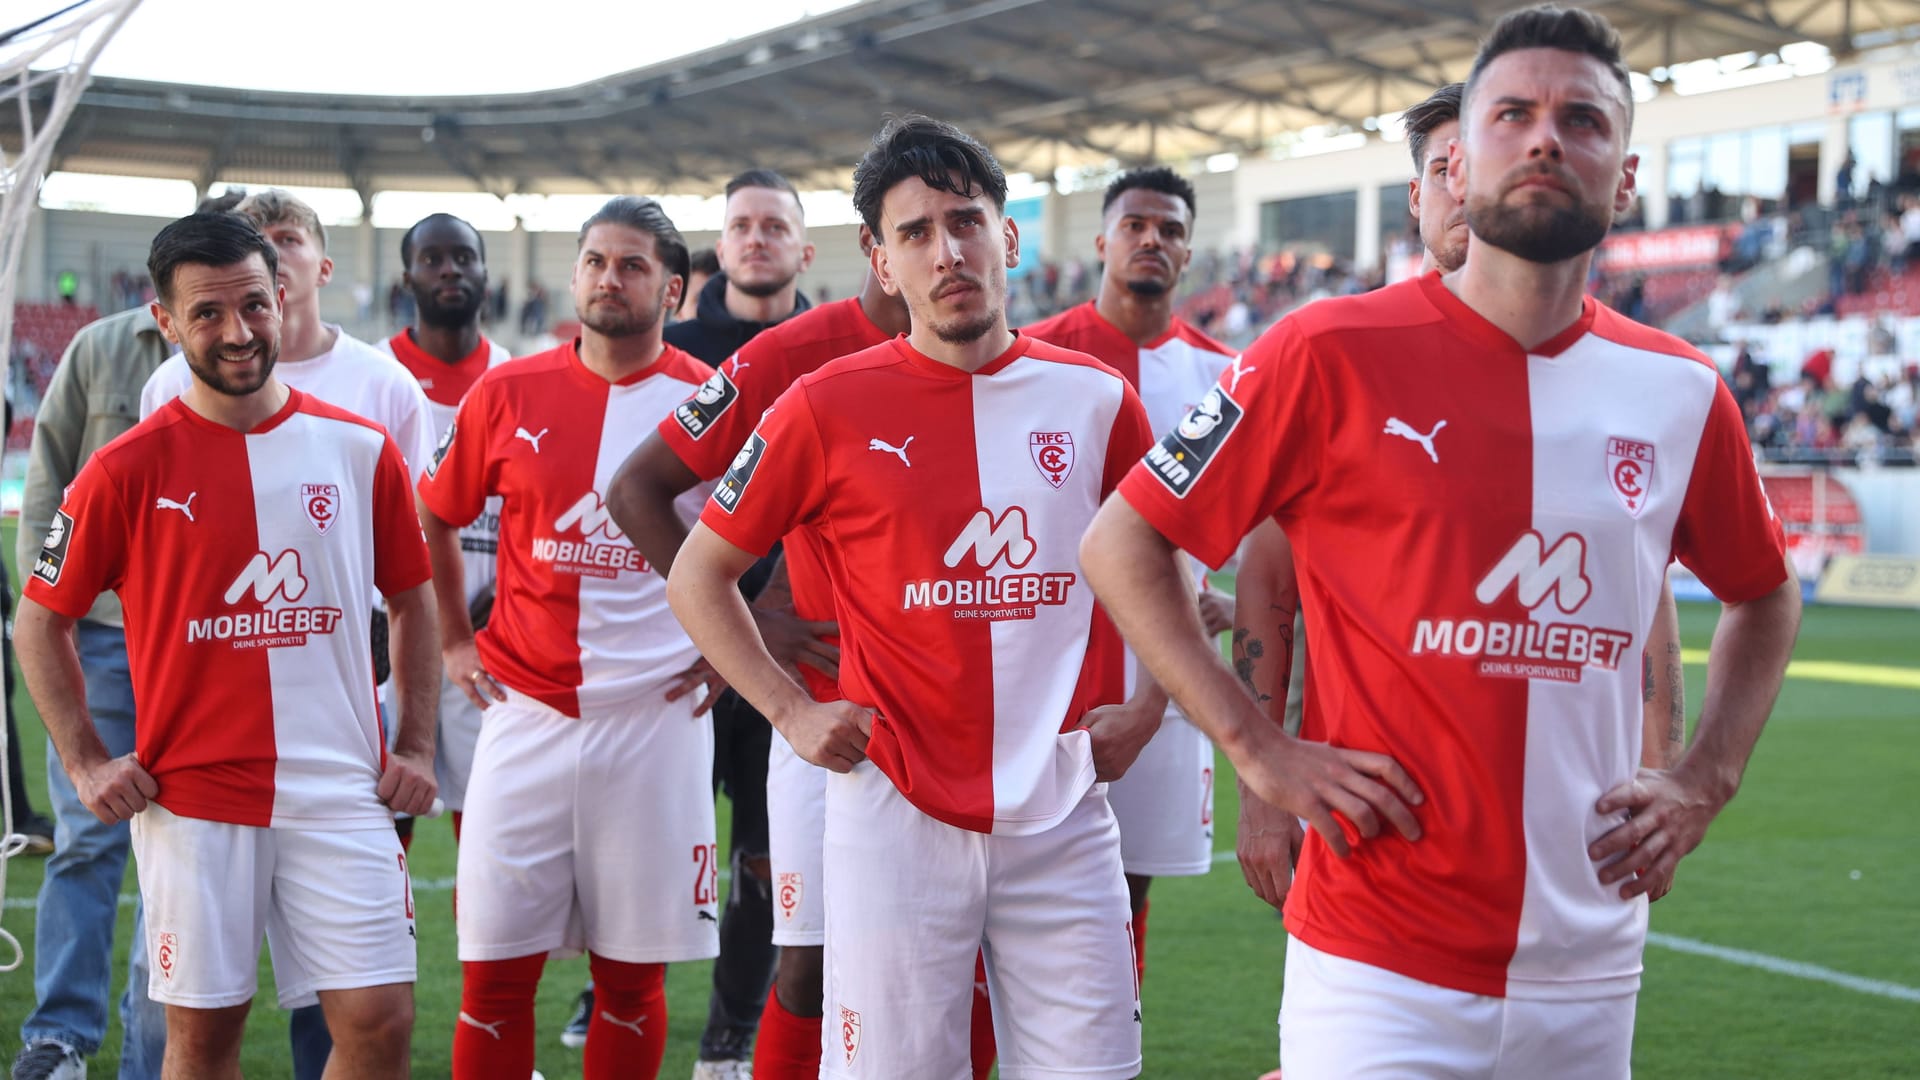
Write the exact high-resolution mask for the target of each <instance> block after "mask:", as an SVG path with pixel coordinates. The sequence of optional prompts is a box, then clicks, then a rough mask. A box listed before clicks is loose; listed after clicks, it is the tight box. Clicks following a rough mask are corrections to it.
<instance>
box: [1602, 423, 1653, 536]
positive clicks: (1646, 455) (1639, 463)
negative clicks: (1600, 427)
mask: <svg viewBox="0 0 1920 1080" xmlns="http://www.w3.org/2000/svg"><path fill="white" fill-rule="evenodd" d="M1607 486H1608V487H1611V488H1612V489H1613V494H1614V497H1615V498H1617V499H1619V500H1620V505H1621V506H1624V507H1626V508H1627V513H1629V514H1632V515H1633V516H1634V517H1639V516H1640V512H1641V511H1642V510H1645V509H1646V508H1647V495H1648V493H1649V492H1651V491H1652V490H1653V444H1652V443H1644V442H1640V441H1638V440H1636V439H1623V438H1621V437H1620V436H1618V435H1615V436H1612V437H1611V438H1609V439H1608V440H1607Z"/></svg>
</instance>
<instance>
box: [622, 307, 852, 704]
mask: <svg viewBox="0 0 1920 1080" xmlns="http://www.w3.org/2000/svg"><path fill="white" fill-rule="evenodd" d="M887 338H888V334H887V332H886V331H884V330H882V329H880V328H879V327H878V326H875V325H874V324H873V320H871V319H869V318H867V313H866V309H865V308H863V307H861V306H860V298H859V297H857V296H849V297H847V298H846V299H844V300H836V301H834V302H832V303H830V304H822V305H820V306H819V307H816V308H812V309H810V310H808V311H804V312H802V313H800V314H799V315H796V316H794V317H793V318H791V319H788V320H787V321H786V322H783V323H780V324H778V325H776V326H773V327H770V328H768V329H766V330H764V331H761V332H760V333H759V334H756V335H754V338H753V340H752V341H749V342H747V343H746V344H745V345H742V346H741V347H740V351H739V352H736V353H734V354H733V355H732V356H730V357H728V358H727V359H726V360H725V361H722V362H721V364H720V367H719V368H718V370H716V371H715V372H714V374H713V376H712V377H711V378H710V379H708V381H707V382H706V383H705V384H704V385H702V386H701V387H700V389H699V390H698V391H696V392H695V393H694V394H693V395H692V396H690V397H688V398H687V400H685V401H683V402H681V403H680V405H679V406H678V407H677V408H675V409H674V411H673V414H672V415H670V416H668V417H667V418H666V419H664V420H661V421H660V428H659V431H660V438H661V440H662V441H664V442H665V443H666V444H667V446H668V448H669V449H671V450H672V451H673V452H674V454H675V455H676V456H677V457H679V459H680V460H681V462H683V463H684V464H685V465H686V466H687V468H689V469H691V470H693V473H694V475H695V476H698V477H699V478H700V479H702V480H713V479H716V478H718V477H719V476H720V474H721V473H724V472H726V471H727V463H728V462H730V461H732V460H733V455H734V454H736V453H738V452H739V451H740V447H742V446H743V445H745V444H746V441H747V437H748V436H750V435H752V434H753V429H754V425H756V424H758V423H759V422H760V414H762V413H764V412H766V411H767V409H768V407H769V406H771V405H772V404H773V403H774V402H775V401H776V400H778V399H779V397H780V395H781V394H783V393H785V392H786V390H787V387H789V386H792V385H793V383H794V381H795V380H797V379H799V378H800V377H801V376H803V375H811V374H812V373H813V372H815V371H817V370H819V369H820V367H821V366H822V365H824V364H826V363H827V362H828V361H831V360H838V359H839V358H841V357H842V356H846V355H849V354H851V353H856V352H859V351H860V350H862V349H868V348H872V347H873V346H875V345H879V344H881V343H882V342H885V341H886V340H887ZM783 551H784V552H785V556H786V561H787V580H788V582H789V583H790V585H791V586H792V588H793V612H794V614H795V615H797V616H799V617H800V618H802V619H806V620H808V621H810V622H825V621H829V620H832V619H833V618H834V611H833V586H832V583H831V582H830V581H829V580H828V578H827V564H826V554H825V552H824V550H823V549H822V547H821V543H820V538H819V536H817V535H816V534H815V533H814V532H813V530H811V529H795V530H794V531H793V532H791V533H789V534H788V535H787V536H786V538H785V540H784V547H783ZM827 640H828V641H829V642H832V643H835V644H837V643H838V642H839V638H838V637H830V638H828V639H827ZM800 673H801V675H802V676H804V677H805V679H806V682H807V689H808V690H809V691H810V692H811V693H812V694H813V696H814V699H815V700H817V701H834V700H837V699H838V698H839V697H840V687H839V684H838V683H836V682H835V681H834V680H833V679H831V678H829V677H827V676H826V675H823V674H821V673H820V672H819V671H816V670H814V669H813V668H811V667H808V666H806V665H804V664H803V665H801V667H800Z"/></svg>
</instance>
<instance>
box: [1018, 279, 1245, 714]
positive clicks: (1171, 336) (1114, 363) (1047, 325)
mask: <svg viewBox="0 0 1920 1080" xmlns="http://www.w3.org/2000/svg"><path fill="white" fill-rule="evenodd" d="M1024 333H1028V334H1031V335H1033V336H1034V337H1036V338H1039V339H1040V340H1041V341H1045V342H1048V343H1050V344H1053V345H1058V346H1060V347H1061V348H1063V349H1073V350H1074V351H1076V352H1083V353H1086V354H1087V355H1088V356H1091V357H1093V358H1095V359H1096V360H1099V361H1100V362H1101V363H1103V364H1105V365H1107V366H1108V367H1110V368H1112V369H1113V370H1115V371H1117V372H1119V373H1120V374H1121V375H1123V376H1125V377H1126V380H1127V381H1128V382H1130V383H1132V384H1133V388H1134V389H1135V390H1136V391H1138V392H1139V394H1140V404H1141V405H1143V406H1145V407H1146V410H1147V423H1148V424H1149V425H1150V426H1151V427H1152V428H1153V432H1154V434H1156V435H1158V434H1162V433H1164V432H1168V431H1172V430H1173V426H1174V425H1175V424H1178V423H1179V422H1180V418H1181V417H1183V416H1185V415H1187V411H1188V410H1189V409H1192V408H1193V407H1194V406H1195V405H1197V404H1199V403H1200V399H1201V398H1203V397H1206V396H1207V391H1209V390H1211V389H1213V385H1214V383H1216V382H1218V381H1219V379H1220V373H1221V372H1222V371H1225V370H1226V369H1227V365H1228V364H1231V363H1233V350H1232V349H1229V348H1227V347H1226V346H1225V345H1222V344H1220V343H1219V342H1217V341H1215V340H1213V339H1212V338H1210V337H1208V336H1207V335H1206V334H1204V333H1202V332H1200V331H1199V330H1198V329H1196V328H1195V327H1194V326H1193V324H1192V323H1189V322H1187V321H1186V320H1185V319H1182V318H1180V317H1179V316H1177V315H1176V316H1174V319H1173V325H1172V326H1171V327H1169V328H1168V330H1167V332H1166V333H1165V334H1164V335H1162V336H1161V337H1160V339H1159V340H1158V341H1155V342H1153V343H1152V344H1150V345H1140V344H1137V343H1135V342H1134V340H1133V339H1132V338H1130V337H1128V336H1127V335H1126V334H1125V333H1123V332H1122V331H1121V330H1120V328H1119V327H1117V326H1115V325H1113V324H1112V323H1110V322H1108V321H1107V319H1106V316H1104V315H1102V314H1100V307H1099V305H1098V304H1096V303H1095V302H1094V301H1092V300H1089V301H1087V302H1086V303H1084V304H1076V305H1074V306H1073V307H1070V308H1068V309H1067V310H1065V311H1063V312H1061V313H1060V314H1058V315H1055V316H1053V317H1052V318H1050V319H1042V320H1041V321H1039V322H1037V323H1034V324H1033V325H1032V326H1029V327H1027V328H1026V330H1025V331H1024ZM1193 573H1194V585H1195V587H1196V588H1204V587H1205V583H1206V580H1207V572H1206V568H1205V567H1203V566H1200V565H1199V564H1198V562H1197V561H1196V562H1195V563H1194V565H1193ZM1138 672H1139V661H1138V660H1137V659H1135V658H1134V655H1133V650H1132V649H1128V650H1127V694H1128V696H1132V694H1133V690H1134V684H1135V681H1136V679H1137V677H1138ZM1169 707H1171V706H1169Z"/></svg>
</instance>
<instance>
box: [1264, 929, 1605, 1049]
mask: <svg viewBox="0 0 1920 1080" xmlns="http://www.w3.org/2000/svg"><path fill="white" fill-rule="evenodd" d="M1637 996H1638V995H1637V994H1632V993H1628V994H1616V995H1613V996H1610V997H1601V998H1588V999H1583V1000H1572V1001H1541V1000H1537V999H1522V998H1497V997H1486V996H1484V995H1480V994H1469V993H1466V992H1464V991H1460V990H1449V989H1447V988H1445V987H1441V986H1435V985H1433V984H1432V983H1426V982H1421V981H1419V980H1418V979H1411V978H1408V977H1407V976H1405V975H1400V974H1396V973H1395V972H1391V971H1388V970H1386V969H1385V968H1378V967H1374V966H1373V965H1371V964H1363V963H1360V962H1359V961H1357V960H1348V959H1346V958H1344V957H1339V956H1334V955H1332V954H1330V953H1325V952H1321V951H1320V950H1318V949H1315V948H1313V947H1312V946H1310V945H1307V944H1305V943H1304V942H1302V941H1300V940H1299V939H1297V938H1294V937H1291V936H1289V937H1288V938H1287V980H1286V991H1285V993H1284V995H1283V996H1282V998H1281V1003H1280V1070H1281V1071H1282V1072H1283V1073H1285V1074H1286V1077H1287V1080H1327V1078H1336V1077H1337V1078H1342V1080H1346V1078H1351V1080H1376V1078H1377V1080H1384V1078H1387V1077H1396V1078H1397V1077H1406V1076H1435V1077H1452V1076H1458V1077H1484V1078H1486V1080H1534V1078H1537V1077H1545V1076H1551V1077H1554V1078H1555V1080H1625V1077H1627V1076H1628V1075H1629V1074H1630V1071H1631V1058H1632V1056H1633V1010H1634V1000H1635V998H1636V997H1637Z"/></svg>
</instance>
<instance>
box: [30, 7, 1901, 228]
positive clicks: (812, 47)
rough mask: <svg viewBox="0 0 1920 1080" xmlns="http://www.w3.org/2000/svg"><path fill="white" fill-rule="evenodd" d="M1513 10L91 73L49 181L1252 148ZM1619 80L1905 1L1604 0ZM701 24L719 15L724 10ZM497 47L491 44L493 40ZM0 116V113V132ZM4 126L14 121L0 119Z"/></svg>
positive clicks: (672, 181)
mask: <svg viewBox="0 0 1920 1080" xmlns="http://www.w3.org/2000/svg"><path fill="white" fill-rule="evenodd" d="M1514 6H1515V5H1514V4H1513V3H1512V2H1511V0H1496V2H1491V3H1489V2H1482V0H1422V2H1418V3H1416V2H1413V0H1337V2H1330V0H866V2H864V3H859V4H855V5H853V6H851V7H847V8H843V9H841V10H839V11H836V12H833V13H831V14H828V15H823V16H819V17H817V18H813V19H809V20H805V21H802V22H799V23H795V24H792V25H789V26H786V27H782V28H780V29H777V30H773V31H769V32H766V33H762V34H757V35H754V36H752V37H747V38H743V39H740V40H737V41H733V42H729V43H728V44H726V45H723V46H719V47H716V48H712V49H708V50H705V51H703V52H698V53H693V54H690V55H686V56H681V57H678V58H675V59H673V60H670V61H666V62H663V63H659V64H655V65H652V66H649V67H645V68H640V69H637V70H634V71H629V72H626V73H623V74H620V75H615V76H612V77H609V78H605V79H600V80H596V81H594V82H590V83H586V84H583V85H580V86H574V87H569V88H566V89H560V90H550V91H541V92H537V93H527V94H514V95H502V96H487V97H461V98H428V97H347V96H329V95H314V94H280V93H269V92H259V91H245V90H228V89H214V88H203V87H193V86H185V85H173V84H160V83H150V82H136V81H128V80H117V79H99V80H96V81H95V82H94V83H93V85H92V86H91V87H90V88H89V89H88V90H87V92H86V95H85V97H84V99H83V100H82V103H81V105H80V106H79V109H78V111H77V112H76V113H75V115H74V117H73V119H72V121H71V122H70V123H69V124H68V126H67V128H66V131H65V132H64V134H63V137H62V138H61V140H60V144H59V146H58V149H57V152H56V157H55V160H54V168H57V169H66V170H73V171H83V172H103V173H113V174H120V175H135V176H157V177H170V178H179V179H185V180H191V181H193V182H195V183H196V184H198V185H200V187H201V188H202V189H203V190H204V188H205V187H206V186H207V185H208V184H210V183H211V182H213V181H215V180H228V181H237V182H245V183H256V184H257V183H281V184H305V185H314V186H344V187H351V188H353V189H355V190H358V191H360V192H361V193H362V195H363V196H365V195H369V194H371V193H372V192H375V191H380V190H390V189H414V190H479V191H487V192H492V193H494V194H496V195H507V194H511V193H515V192H540V193H563V192H601V191H606V192H613V191H654V192H661V191H667V192H684V193H689V194H697V193H708V192H712V191H715V190H717V189H718V188H719V187H720V186H721V185H722V184H723V183H724V182H725V180H726V178H727V177H728V176H730V175H732V174H733V173H735V172H737V171H739V170H741V169H743V168H747V167H750V166H765V167H772V168H776V169H779V170H781V171H783V172H785V173H786V174H787V175H789V176H791V177H793V178H794V179H795V181H796V182H797V183H799V184H801V185H802V186H803V187H805V186H815V187H843V186H845V185H846V183H847V182H848V180H847V174H848V170H849V169H850V167H851V166H852V164H853V162H854V161H855V160H857V159H858V157H859V155H860V153H861V152H862V151H863V150H864V148H865V146H866V144H867V141H868V139H869V138H870V137H871V136H872V134H873V132H874V131H875V130H876V129H877V128H878V126H879V124H880V121H881V118H882V117H883V116H884V115H885V114H887V113H890V112H905V111H921V112H926V113H929V114H931V115H934V116H939V117H941V118H943V119H947V120H951V121H953V122H954V123H957V124H959V125H960V126H962V127H964V128H966V129H967V130H969V131H971V132H973V133H974V134H976V135H978V136H979V137H980V138H981V139H982V140H983V141H985V142H986V143H987V144H988V145H989V146H991V147H992V148H993V149H994V151H995V153H996V154H997V155H998V156H999V157H1000V159H1001V161H1002V163H1003V164H1004V165H1005V166H1006V168H1007V169H1008V171H1009V172H1021V171H1024V172H1032V173H1036V174H1040V175H1050V174H1051V172H1052V170H1053V169H1055V168H1056V167H1059V166H1078V165H1100V164H1103V163H1106V162H1109V161H1118V162H1121V163H1127V164H1131V163H1135V162H1141V161H1149V160H1160V161H1172V162H1178V161H1182V160H1192V159H1194V158H1197V157H1201V156H1205V155H1210V154H1216V153H1223V152H1238V153H1248V152H1259V151H1262V150H1264V149H1266V148H1268V147H1269V146H1271V145H1272V141H1273V140H1274V139H1275V138H1276V137H1278V136H1281V135H1282V134H1283V133H1286V132H1294V131H1299V130H1302V129H1305V128H1308V127H1325V126H1327V125H1333V126H1335V127H1336V128H1338V127H1342V126H1344V127H1347V128H1351V129H1353V130H1359V129H1361V128H1362V126H1363V125H1364V123H1365V122H1366V118H1368V117H1372V116H1377V115H1380V114H1384V113H1389V112H1395V111H1398V110H1400V109H1403V108H1405V107H1407V106H1408V105H1411V104H1413V103H1415V102H1417V101H1419V100H1421V99H1422V98H1424V97H1426V96H1427V95H1428V94H1429V93H1431V92H1432V90H1433V88H1434V87H1435V86H1437V85H1439V84H1441V83H1444V82H1448V81H1452V80H1455V79H1459V78H1462V77H1464V75H1465V74H1466V68H1467V66H1468V65H1469V64H1470V63H1471V60H1472V56H1473V52H1474V48H1475V45H1476V42H1477V40H1478V38H1479V37H1480V36H1481V35H1482V34H1483V33H1484V32H1485V31H1486V30H1487V28H1488V27H1490V26H1491V25H1492V22H1493V20H1494V19H1495V18H1497V17H1498V16H1499V15H1500V14H1502V13H1503V12H1505V11H1507V10H1510V9H1511V8H1513V7H1514ZM1587 6H1589V7H1592V8H1594V9H1596V10H1599V11H1601V12H1603V13H1604V14H1606V15H1607V16H1608V17H1609V18H1610V19H1612V20H1613V22H1614V24H1615V26H1617V27H1618V28H1619V29H1620V31H1621V33H1622V36H1623V37H1624V39H1625V41H1626V43H1627V50H1628V59H1629V62H1630V63H1631V64H1632V65H1633V67H1634V68H1635V70H1637V71H1642V72H1646V71H1651V70H1654V69H1659V68H1665V67H1670V66H1672V65H1673V64H1675V63H1679V62H1683V61H1689V60H1697V59H1702V58H1708V57H1714V56H1719V55H1725V54H1730V53H1738V52H1743V51H1755V52H1759V53H1768V52H1771V51H1773V50H1777V49H1779V48H1780V47H1781V46H1783V45H1786V44H1789V43H1792V42H1798V41H1808V40H1811V41H1815V42H1819V43H1821V44H1824V45H1826V46H1827V47H1828V48H1829V49H1831V50H1832V51H1833V52H1834V53H1835V55H1836V56H1838V57H1840V58H1842V59H1844V58H1845V57H1847V56H1849V55H1852V54H1853V53H1854V52H1855V51H1857V50H1858V49H1860V48H1862V47H1869V46H1872V45H1875V44H1883V43H1892V42H1900V41H1906V40H1909V39H1911V38H1912V37H1914V36H1915V33H1914V28H1915V26H1916V24H1920V0H1619V2H1602V3H1594V4H1589V5H1587ZM722 17H723V15H722ZM503 32H504V31H503ZM17 124H18V120H17V118H14V117H11V116H6V117H0V140H4V139H6V138H8V137H9V136H10V135H11V136H12V137H14V138H16V139H17V137H18V130H17ZM9 125H12V126H11V127H10V126H9Z"/></svg>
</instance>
